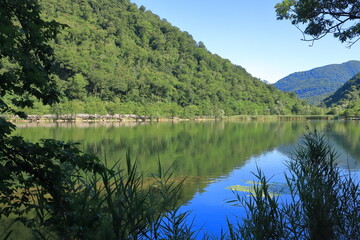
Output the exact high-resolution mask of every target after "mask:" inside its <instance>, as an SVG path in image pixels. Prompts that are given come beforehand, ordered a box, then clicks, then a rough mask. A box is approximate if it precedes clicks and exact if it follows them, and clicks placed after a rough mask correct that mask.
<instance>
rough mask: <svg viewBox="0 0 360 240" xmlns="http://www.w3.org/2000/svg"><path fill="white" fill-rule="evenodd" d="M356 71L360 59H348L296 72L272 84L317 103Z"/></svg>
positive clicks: (359, 68)
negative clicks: (344, 61)
mask: <svg viewBox="0 0 360 240" xmlns="http://www.w3.org/2000/svg"><path fill="white" fill-rule="evenodd" d="M358 72H360V61H349V62H346V63H342V64H332V65H327V66H323V67H318V68H314V69H312V70H309V71H304V72H296V73H293V74H290V75H289V76H287V77H285V78H282V79H280V80H279V81H278V82H276V83H275V84H274V85H275V87H276V88H277V89H279V90H281V91H287V92H294V93H296V94H297V95H298V96H299V98H301V99H303V100H305V101H307V102H309V103H311V104H318V103H320V102H321V100H323V99H324V98H326V97H328V96H330V94H331V93H333V92H335V91H336V90H337V89H338V88H339V87H340V86H341V85H342V84H344V83H345V82H346V81H347V80H349V79H350V78H352V77H353V76H354V75H355V74H357V73H358Z"/></svg>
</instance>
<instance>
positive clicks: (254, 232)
mask: <svg viewBox="0 0 360 240" xmlns="http://www.w3.org/2000/svg"><path fill="white" fill-rule="evenodd" d="M336 158H337V154H336V153H335V152H334V150H333V149H332V147H331V146H330V145H328V143H327V141H326V138H325V137H324V136H323V135H321V134H319V133H318V132H317V131H316V130H315V131H314V132H310V133H308V134H307V135H305V137H304V142H303V145H302V146H300V147H299V148H298V150H297V151H296V154H295V156H293V157H292V158H291V160H290V161H288V163H287V166H288V169H289V171H290V173H289V175H286V179H287V185H288V187H289V189H290V197H291V201H290V202H281V201H280V199H279V197H277V196H274V195H271V194H270V192H269V189H268V181H267V180H266V178H265V176H264V175H263V174H262V172H261V171H260V170H258V175H255V176H256V177H257V178H258V179H259V181H260V183H261V184H260V185H255V186H254V194H252V196H251V198H250V199H247V198H242V197H241V196H239V195H237V196H238V199H239V200H240V201H241V202H242V203H244V205H245V207H246V210H247V216H246V218H245V219H244V221H243V223H238V224H237V225H235V226H230V227H232V229H233V230H234V229H237V232H238V233H239V235H238V236H239V238H240V237H241V238H242V239H358V238H359V237H360V236H359V231H358V229H359V227H360V225H359V224H360V222H359V220H360V214H359V212H358V211H357V209H358V208H359V207H360V205H359V204H360V199H359V191H360V185H359V183H358V182H357V181H356V180H355V179H354V178H353V177H352V176H351V174H344V172H342V171H340V170H339V168H338V167H337V165H336V163H335V160H336ZM235 233H236V232H235Z"/></svg>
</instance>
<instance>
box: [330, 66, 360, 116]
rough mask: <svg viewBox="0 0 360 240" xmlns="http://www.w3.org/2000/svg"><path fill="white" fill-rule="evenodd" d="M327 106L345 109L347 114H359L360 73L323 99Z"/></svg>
mask: <svg viewBox="0 0 360 240" xmlns="http://www.w3.org/2000/svg"><path fill="white" fill-rule="evenodd" d="M324 103H325V105H326V106H327V107H340V108H345V109H347V114H348V115H360V73H359V74H357V75H355V76H354V77H353V78H351V79H350V80H349V81H347V82H346V83H345V84H344V85H343V86H342V87H341V88H339V89H338V90H337V91H336V92H335V93H333V94H332V95H331V96H329V97H328V98H326V99H325V100H324Z"/></svg>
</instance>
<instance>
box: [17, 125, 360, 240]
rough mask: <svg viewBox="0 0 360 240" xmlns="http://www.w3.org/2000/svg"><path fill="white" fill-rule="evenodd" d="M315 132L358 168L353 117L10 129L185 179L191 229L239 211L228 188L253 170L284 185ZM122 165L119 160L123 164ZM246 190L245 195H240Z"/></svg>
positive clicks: (215, 224) (344, 164)
mask: <svg viewBox="0 0 360 240" xmlns="http://www.w3.org/2000/svg"><path fill="white" fill-rule="evenodd" d="M307 127H309V128H310V129H315V128H316V129H318V130H320V131H323V132H324V133H325V134H326V136H327V138H328V140H329V143H330V144H331V145H332V146H333V147H334V148H335V149H336V151H337V152H338V153H339V154H340V156H339V158H338V164H339V166H340V167H341V168H343V169H348V170H350V171H352V172H353V173H354V174H355V175H359V172H360V147H359V146H360V122H357V121H269V122H258V121H246V122H228V121H207V122H195V121H184V122H178V123H171V122H165V123H126V124H124V123H119V122H116V123H72V124H70V123H28V124H18V125H17V130H16V133H15V134H17V135H21V136H23V137H24V138H25V139H26V140H29V141H38V140H39V139H41V138H54V139H58V140H63V141H70V142H78V143H79V144H80V145H79V148H80V149H82V150H83V151H85V152H87V153H92V154H95V155H97V156H99V157H100V158H101V159H106V161H107V164H108V165H109V166H111V165H113V164H115V163H116V162H117V161H119V160H120V161H122V160H124V159H125V155H126V151H127V149H129V150H130V152H131V156H132V159H133V160H134V161H135V160H136V161H137V162H138V164H139V168H140V170H141V171H143V172H144V173H145V175H149V176H150V175H151V174H156V172H157V167H158V161H159V159H160V161H161V164H162V166H163V167H164V168H165V169H166V168H169V167H170V166H171V165H174V167H175V168H174V174H175V175H176V176H178V177H185V176H187V177H188V180H187V182H186V184H185V185H184V189H183V191H182V201H183V206H182V210H183V211H186V210H190V211H191V212H192V214H191V216H192V217H195V220H194V227H195V229H200V228H201V229H202V230H203V231H211V232H212V233H213V234H214V235H219V234H220V231H221V228H226V218H229V219H230V221H235V219H236V216H238V217H239V216H240V217H241V216H243V215H244V209H243V208H242V207H241V206H234V204H229V203H227V201H229V200H233V199H235V195H234V193H233V192H232V190H231V188H230V187H231V186H239V185H240V186H248V185H249V184H250V182H251V181H252V180H255V179H254V177H253V174H252V172H255V171H256V168H257V167H259V168H261V169H262V170H263V171H264V173H265V174H266V176H268V177H272V178H271V182H272V183H276V184H280V185H281V184H283V183H284V172H285V170H286V169H285V166H284V161H286V160H287V159H288V156H289V155H291V154H292V153H293V152H294V150H295V149H296V146H297V145H298V144H299V143H300V142H301V137H302V135H303V134H304V133H305V132H306V128H307ZM124 167H125V166H124ZM244 194H246V193H244Z"/></svg>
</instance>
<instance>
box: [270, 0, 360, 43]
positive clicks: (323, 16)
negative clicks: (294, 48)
mask: <svg viewBox="0 0 360 240" xmlns="http://www.w3.org/2000/svg"><path fill="white" fill-rule="evenodd" d="M275 9H276V13H277V19H279V20H283V19H286V20H290V21H291V23H292V24H293V25H295V26H296V27H297V28H298V29H299V30H300V31H301V32H302V33H303V35H304V39H303V40H304V41H311V42H314V41H315V40H319V39H321V38H323V37H324V36H326V35H327V34H333V36H334V37H335V38H338V39H339V40H340V41H341V42H347V43H348V46H349V47H351V46H352V45H353V44H355V43H356V42H357V41H359V39H360V2H359V1H358V0H283V1H282V2H281V3H278V4H276V6H275ZM306 35H309V36H310V37H311V38H306Z"/></svg>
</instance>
